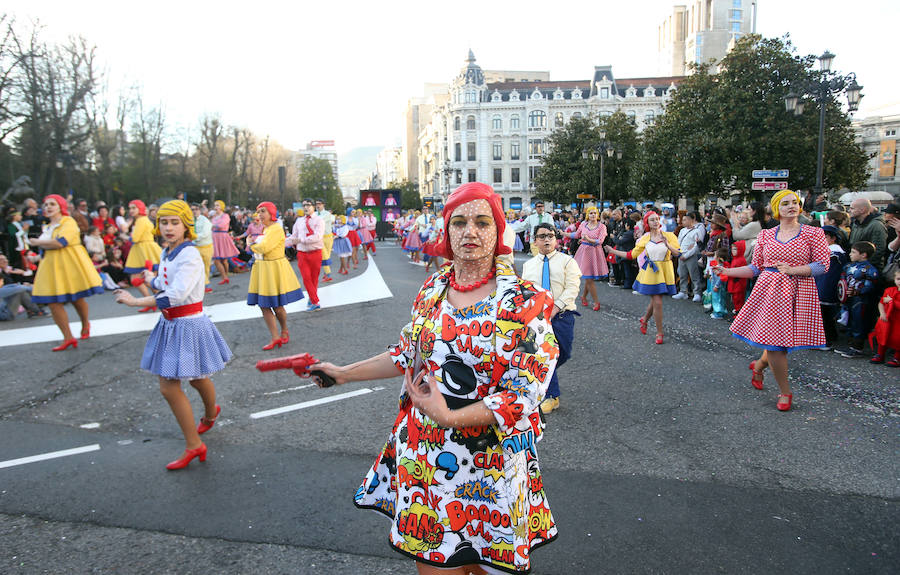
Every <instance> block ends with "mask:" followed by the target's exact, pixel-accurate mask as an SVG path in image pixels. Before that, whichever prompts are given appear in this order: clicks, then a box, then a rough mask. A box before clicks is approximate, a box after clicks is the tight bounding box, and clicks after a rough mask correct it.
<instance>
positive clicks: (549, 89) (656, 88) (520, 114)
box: [418, 51, 681, 209]
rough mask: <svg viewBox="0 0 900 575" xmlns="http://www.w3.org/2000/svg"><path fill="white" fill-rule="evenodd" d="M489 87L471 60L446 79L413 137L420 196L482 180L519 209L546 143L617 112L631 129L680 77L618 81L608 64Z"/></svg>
mask: <svg viewBox="0 0 900 575" xmlns="http://www.w3.org/2000/svg"><path fill="white" fill-rule="evenodd" d="M500 77H502V78H504V81H497V82H488V81H487V78H486V76H485V74H484V72H483V71H482V70H481V68H480V67H479V66H478V64H477V63H476V62H475V56H474V54H472V52H471V51H469V57H468V59H467V61H466V65H465V67H464V68H463V69H462V70H461V72H460V74H459V75H458V76H457V77H456V78H455V79H454V80H453V82H451V84H450V90H449V98H448V101H447V102H446V103H445V104H444V105H442V106H435V107H434V109H433V110H432V114H431V118H430V121H428V122H426V123H423V126H422V129H421V131H420V132H419V138H418V150H419V152H418V156H419V174H420V179H419V193H420V195H422V196H441V197H447V196H448V195H449V194H450V193H451V192H452V191H453V190H455V189H456V188H457V187H458V186H460V185H461V184H463V183H464V182H475V181H478V182H484V183H487V184H490V185H492V186H493V187H494V189H495V190H496V191H497V193H499V194H500V196H501V197H502V198H503V204H504V207H512V208H514V209H519V208H521V207H524V206H528V205H530V204H531V202H532V199H533V198H534V197H535V195H536V189H535V186H534V180H535V177H536V176H537V174H538V173H539V172H540V169H541V165H542V163H543V156H544V153H545V152H546V146H547V138H548V137H549V136H550V134H551V133H552V132H553V130H555V129H557V128H560V127H563V126H564V125H565V124H566V123H567V122H568V121H570V120H571V119H573V118H578V117H588V116H592V117H599V116H609V115H612V114H613V113H614V112H616V111H619V110H621V111H622V112H624V113H625V114H626V115H627V116H629V117H630V118H632V120H633V121H634V123H635V125H636V126H637V129H638V130H639V131H640V130H643V128H644V127H646V126H648V125H651V124H653V123H654V121H655V119H656V118H657V117H658V116H659V115H661V114H662V113H663V110H664V108H665V104H666V102H667V100H668V98H669V97H670V96H671V95H672V93H673V91H674V90H675V89H676V85H677V84H678V82H679V81H680V80H681V78H679V77H664V78H625V79H616V78H615V77H614V75H613V72H612V67H611V66H597V67H595V68H594V72H593V74H592V76H591V77H590V78H587V79H584V80H573V81H559V82H555V81H550V80H538V81H506V80H505V78H506V76H500Z"/></svg>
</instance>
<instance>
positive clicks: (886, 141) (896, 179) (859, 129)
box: [825, 114, 900, 198]
mask: <svg viewBox="0 0 900 575" xmlns="http://www.w3.org/2000/svg"><path fill="white" fill-rule="evenodd" d="M853 130H854V131H855V132H856V142H857V143H858V144H859V145H860V147H862V149H863V151H864V152H865V153H866V155H867V156H869V170H870V171H869V181H868V182H867V183H866V188H865V191H869V192H875V191H881V192H888V193H889V194H891V195H893V196H894V198H900V174H898V170H897V163H898V159H900V158H898V150H900V146H898V143H900V142H898V140H900V114H892V115H885V116H870V117H868V118H862V119H860V120H854V122H853ZM825 145H826V146H827V145H828V143H827V142H826V144H825Z"/></svg>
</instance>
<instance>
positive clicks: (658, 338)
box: [656, 333, 663, 345]
mask: <svg viewBox="0 0 900 575" xmlns="http://www.w3.org/2000/svg"><path fill="white" fill-rule="evenodd" d="M662 342H663V336H662V334H661V333H658V334H656V344H657V345H660V344H662Z"/></svg>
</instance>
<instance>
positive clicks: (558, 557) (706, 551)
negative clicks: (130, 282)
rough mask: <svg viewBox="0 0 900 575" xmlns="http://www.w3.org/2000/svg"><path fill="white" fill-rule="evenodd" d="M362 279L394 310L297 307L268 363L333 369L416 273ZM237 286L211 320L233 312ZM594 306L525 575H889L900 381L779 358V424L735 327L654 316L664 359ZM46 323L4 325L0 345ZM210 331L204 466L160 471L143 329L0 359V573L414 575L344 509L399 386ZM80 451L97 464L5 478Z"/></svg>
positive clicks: (379, 520) (899, 477) (828, 358)
mask: <svg viewBox="0 0 900 575" xmlns="http://www.w3.org/2000/svg"><path fill="white" fill-rule="evenodd" d="M377 265H378V269H379V271H380V273H381V274H382V276H383V277H384V279H385V280H386V282H387V284H388V286H389V287H390V290H391V292H392V293H393V296H394V297H392V298H388V299H382V300H378V301H374V302H367V303H358V304H351V305H345V306H342V307H336V308H330V309H325V310H322V311H320V312H316V313H314V314H308V313H298V314H292V315H290V316H289V323H290V326H291V334H292V341H291V343H290V344H289V345H288V346H287V347H286V348H285V349H283V350H282V352H283V354H285V355H286V354H288V353H291V354H293V353H300V352H304V351H307V352H310V353H313V354H314V355H316V356H317V357H320V358H322V359H327V360H330V361H334V362H335V363H346V362H351V361H354V360H357V359H361V358H364V357H368V356H370V355H374V354H377V353H379V352H381V351H383V350H384V349H385V346H386V345H388V344H389V343H392V342H393V341H394V340H395V338H396V337H397V334H398V332H399V329H400V327H401V326H402V324H403V323H404V322H405V321H406V318H408V313H409V306H410V304H411V302H412V298H413V296H414V294H415V292H416V290H417V288H418V287H419V285H421V282H422V280H423V279H424V276H425V274H424V271H423V269H422V268H421V267H416V266H414V265H411V264H410V263H409V262H408V260H407V259H406V258H405V257H403V255H402V254H401V252H400V251H399V250H398V249H396V248H394V247H391V246H390V245H388V244H384V245H379V251H378V256H377ZM361 272H362V266H361V269H360V270H357V271H354V272H353V273H354V274H358V273H361ZM351 277H352V276H351ZM248 282H249V277H248V276H247V275H242V276H236V277H235V280H234V281H233V282H232V284H231V285H230V286H227V287H225V288H219V287H216V290H215V292H214V293H213V294H210V295H209V296H208V297H207V304H216V303H225V302H229V301H237V300H240V299H241V298H243V297H244V296H245V293H246V285H247V283H248ZM600 290H601V291H600V292H599V293H600V295H601V299H602V301H603V304H604V305H603V307H602V308H601V310H600V311H599V312H593V311H590V310H586V311H582V314H583V315H582V317H581V318H579V319H578V322H577V324H576V343H575V346H574V354H573V359H572V360H570V362H569V363H568V364H567V365H566V366H564V367H563V368H562V369H561V371H560V375H561V381H562V392H563V397H562V403H561V407H560V409H559V410H557V411H555V412H553V413H552V414H550V415H549V416H548V421H549V423H548V428H547V433H546V435H545V437H544V440H543V441H542V442H541V444H540V446H539V451H540V455H541V462H542V469H543V472H544V480H545V486H546V490H547V494H548V497H549V499H550V504H551V507H552V509H553V512H554V516H555V518H556V520H557V522H558V525H559V530H560V537H559V539H558V540H557V541H556V542H554V543H552V544H550V545H547V546H545V547H543V548H541V549H540V550H537V551H536V552H535V554H534V557H533V566H534V570H533V572H534V573H538V574H550V573H565V574H567V575H569V574H575V573H591V574H593V573H896V572H898V571H900V521H898V517H900V504H898V494H900V436H898V423H900V391H898V385H897V384H898V382H900V370H896V369H895V370H891V369H889V368H886V367H884V366H871V365H869V364H868V362H866V361H862V360H847V359H843V358H841V357H839V356H838V355H837V354H834V353H825V352H803V353H798V354H795V355H792V356H791V377H792V380H793V385H794V388H795V389H794V394H795V408H794V410H793V411H791V412H789V413H780V412H778V411H776V409H775V399H776V397H775V396H776V394H777V391H776V389H777V388H776V386H775V384H774V381H773V380H772V379H771V378H770V377H769V378H767V379H766V389H765V391H762V392H760V391H756V390H754V389H753V388H752V387H750V385H749V379H750V378H749V376H750V374H749V372H748V369H747V363H748V362H749V361H750V360H751V359H752V358H753V356H754V353H753V350H752V349H751V348H749V347H748V346H746V345H745V344H743V343H741V342H739V341H737V340H735V339H733V338H731V337H729V335H728V326H727V322H724V321H715V320H712V319H709V318H708V317H707V316H705V315H704V314H703V312H702V310H701V309H700V308H699V306H698V305H697V304H691V303H689V302H682V301H666V302H665V313H666V326H667V327H666V332H667V339H666V343H665V344H664V345H662V346H657V345H654V344H653V340H652V336H642V335H641V334H640V333H639V331H638V329H637V316H638V315H639V313H640V312H641V311H642V310H643V307H644V306H645V305H646V299H645V298H644V297H643V296H635V295H632V294H631V293H630V291H625V290H620V289H615V288H609V287H606V286H600ZM90 304H91V312H92V317H95V318H102V317H113V316H125V317H130V315H131V314H133V313H134V311H133V309H128V308H122V307H121V306H117V305H116V304H115V303H113V301H112V296H111V295H106V296H97V297H93V298H91V299H90ZM70 313H73V312H72V311H70ZM73 317H74V315H73ZM41 323H51V322H50V320H49V319H37V320H30V321H27V320H19V321H17V322H3V323H2V324H0V330H2V331H0V338H8V337H15V332H14V331H11V330H13V329H15V328H21V327H25V326H34V325H37V324H41ZM219 329H220V331H221V332H222V334H223V335H224V337H225V339H226V340H227V341H228V343H229V345H230V346H231V348H232V350H233V351H234V353H235V356H236V358H235V360H234V361H233V362H232V363H231V364H230V365H229V366H228V368H226V370H225V371H224V372H222V373H220V374H218V375H217V376H215V378H214V381H215V383H216V386H217V389H218V392H219V396H220V397H219V403H220V404H221V405H222V409H223V411H222V415H221V417H220V420H219V422H218V423H217V424H216V426H215V428H213V430H212V431H210V432H209V433H208V434H207V435H205V436H204V440H205V441H206V442H207V444H208V446H209V457H208V459H207V461H206V462H205V463H199V462H198V461H194V462H193V463H192V464H191V466H190V467H189V468H188V469H187V470H185V471H181V472H177V473H175V472H167V471H166V470H165V469H164V465H165V463H166V462H168V461H170V460H171V459H174V458H175V457H176V456H177V455H178V454H180V452H181V450H182V449H183V440H182V439H181V437H180V433H179V432H178V429H177V426H176V425H175V422H174V419H173V418H172V415H171V413H170V412H169V410H168V407H167V406H166V404H165V401H164V400H163V399H162V397H161V396H160V395H159V391H158V388H157V382H156V380H155V377H154V376H152V375H150V374H148V373H146V372H141V371H140V369H139V368H138V363H139V360H140V355H141V351H142V349H143V346H144V343H145V341H146V337H147V333H146V332H136V333H130V334H125V335H117V336H105V337H95V338H91V339H90V340H88V341H87V342H84V343H83V344H82V345H81V346H80V347H79V349H78V350H77V351H71V350H69V351H66V352H64V353H49V348H50V347H51V344H33V345H28V346H10V347H0V372H2V373H3V385H2V386H0V573H210V572H214V573H347V574H355V573H373V574H382V573H384V574H387V573H414V572H415V569H414V566H413V565H412V563H411V562H410V561H409V560H407V559H404V558H402V557H401V556H399V555H398V554H396V553H394V552H393V551H392V550H391V549H390V548H389V546H388V545H387V529H388V523H387V521H386V520H385V519H384V518H383V517H381V516H380V515H378V514H375V513H371V512H367V511H359V510H357V509H356V508H355V507H354V506H353V503H352V498H353V494H354V492H355V490H356V487H357V486H358V484H359V482H360V480H361V479H362V477H363V475H364V474H365V472H366V470H367V468H368V467H369V466H370V465H371V463H372V460H373V458H374V456H375V454H376V452H377V451H378V449H379V448H380V447H381V445H382V443H383V441H384V439H385V437H386V436H387V433H388V431H389V428H390V425H391V423H392V422H393V420H394V417H395V415H396V411H395V410H396V393H397V383H398V381H397V380H384V381H379V382H365V383H355V384H348V385H346V386H343V387H341V388H331V389H326V390H320V389H318V388H315V387H310V386H309V382H308V381H306V380H301V379H298V378H296V377H294V376H293V375H291V374H288V373H287V372H280V373H276V374H260V373H258V372H257V371H256V370H255V369H254V367H253V366H254V364H255V362H256V361H257V360H258V359H262V358H270V357H272V355H271V353H267V352H263V351H261V350H260V347H261V346H262V345H263V344H264V343H266V342H267V340H268V332H267V330H266V329H265V326H264V324H263V322H262V319H261V318H260V319H257V320H241V321H233V322H226V323H221V324H219ZM651 331H652V330H651ZM188 391H189V396H190V397H192V398H193V399H194V405H195V409H196V408H197V407H199V405H200V402H199V399H198V398H197V397H196V395H195V394H194V395H191V394H192V393H193V392H192V390H188ZM326 399H334V401H331V402H328V403H315V402H314V400H326ZM305 402H314V403H313V404H310V405H307V406H306V407H304V408H302V409H296V410H294V411H289V412H286V413H281V414H278V415H272V416H268V417H256V418H253V417H251V414H260V413H261V412H264V411H266V410H271V409H276V408H279V407H283V406H288V405H297V404H303V403H305ZM82 426H87V428H85V427H82ZM80 447H85V448H87V449H92V450H91V451H86V452H84V453H80V454H76V455H69V456H63V457H57V458H53V459H47V460H42V461H36V462H32V463H27V464H21V465H14V466H6V467H4V463H5V462H9V461H11V460H16V459H19V458H24V457H29V456H35V455H39V454H46V453H53V452H57V451H60V450H68V449H73V448H80Z"/></svg>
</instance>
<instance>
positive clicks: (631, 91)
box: [625, 86, 637, 98]
mask: <svg viewBox="0 0 900 575" xmlns="http://www.w3.org/2000/svg"><path fill="white" fill-rule="evenodd" d="M625 97H626V98H637V90H635V89H634V86H628V89H627V90H625Z"/></svg>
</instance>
